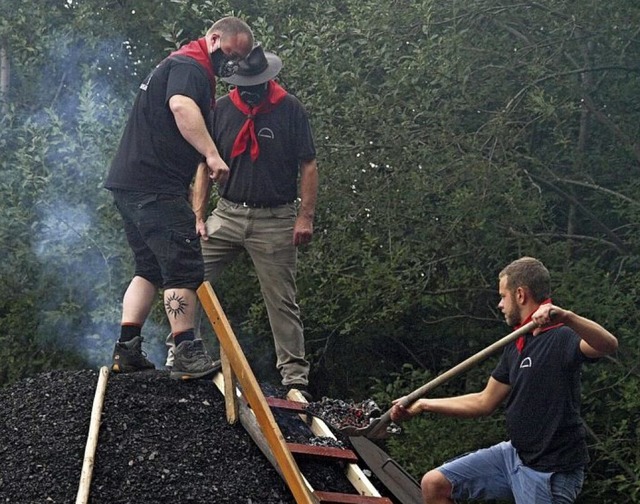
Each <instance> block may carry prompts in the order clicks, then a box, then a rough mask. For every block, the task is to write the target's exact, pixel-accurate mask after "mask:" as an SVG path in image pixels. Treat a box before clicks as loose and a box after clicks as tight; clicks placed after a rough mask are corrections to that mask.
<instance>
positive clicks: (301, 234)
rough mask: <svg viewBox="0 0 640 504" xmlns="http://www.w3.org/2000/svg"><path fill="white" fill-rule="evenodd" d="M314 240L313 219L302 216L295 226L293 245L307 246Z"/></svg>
mask: <svg viewBox="0 0 640 504" xmlns="http://www.w3.org/2000/svg"><path fill="white" fill-rule="evenodd" d="M312 238H313V219H309V218H308V217H306V216H304V215H302V214H300V215H298V218H297V219H296V223H295V225H294V226H293V244H294V245H295V246H296V247H297V246H298V245H306V244H307V243H309V242H310V241H311V239H312Z"/></svg>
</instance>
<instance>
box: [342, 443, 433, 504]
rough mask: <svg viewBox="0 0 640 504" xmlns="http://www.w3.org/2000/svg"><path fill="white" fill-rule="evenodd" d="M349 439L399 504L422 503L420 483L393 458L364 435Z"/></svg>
mask: <svg viewBox="0 0 640 504" xmlns="http://www.w3.org/2000/svg"><path fill="white" fill-rule="evenodd" d="M349 441H350V442H351V444H352V445H353V448H354V449H355V450H356V452H358V455H359V456H360V458H361V459H362V460H364V462H365V464H367V467H368V468H369V469H370V470H371V471H372V472H373V473H374V474H375V475H376V476H377V478H378V479H379V480H380V481H381V482H382V484H383V485H384V486H385V487H387V490H389V492H391V493H392V494H393V496H394V497H395V498H396V499H397V500H398V502H399V503H400V504H422V503H423V500H422V492H421V491H420V484H419V483H418V482H417V481H416V480H415V479H414V478H413V477H412V476H411V475H410V474H409V473H408V472H407V471H406V470H405V469H403V468H402V467H401V466H400V465H399V464H398V463H397V462H396V461H395V460H393V459H392V458H391V457H390V456H389V455H387V453H386V452H385V451H384V450H382V448H380V447H378V446H377V445H376V444H375V443H374V442H373V441H369V439H367V438H366V437H362V436H356V437H353V438H350V439H349Z"/></svg>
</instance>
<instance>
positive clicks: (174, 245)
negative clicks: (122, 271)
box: [113, 191, 204, 290]
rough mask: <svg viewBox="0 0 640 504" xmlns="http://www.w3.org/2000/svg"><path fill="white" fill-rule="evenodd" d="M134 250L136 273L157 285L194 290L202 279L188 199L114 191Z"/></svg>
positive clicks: (192, 217) (166, 287) (197, 243)
mask: <svg viewBox="0 0 640 504" xmlns="http://www.w3.org/2000/svg"><path fill="white" fill-rule="evenodd" d="M113 198H114V201H115V204H116V207H117V208H118V211H119V212H120V215H122V219H123V221H124V230H125V233H126V235H127V241H128V242H129V246H130V247H131V250H132V251H133V255H134V260H135V265H136V267H135V275H136V276H140V277H142V278H144V279H146V280H148V281H149V282H151V283H152V284H153V285H155V286H156V287H157V288H163V289H169V288H181V289H193V290H195V289H197V288H198V287H199V286H200V284H201V283H202V281H203V279H204V262H203V260H202V252H201V250H200V237H199V236H198V234H197V233H196V221H195V214H194V213H193V210H192V209H191V206H190V205H189V202H188V201H187V200H186V199H185V198H183V197H180V196H175V195H170V194H153V193H141V192H134V191H113Z"/></svg>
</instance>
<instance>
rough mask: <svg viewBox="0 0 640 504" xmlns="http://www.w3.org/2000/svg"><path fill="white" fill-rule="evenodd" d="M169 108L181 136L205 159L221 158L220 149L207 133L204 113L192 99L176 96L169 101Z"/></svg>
mask: <svg viewBox="0 0 640 504" xmlns="http://www.w3.org/2000/svg"><path fill="white" fill-rule="evenodd" d="M169 107H170V108H171V112H172V113H173V117H174V118H175V120H176V125H177V126H178V130H179V131H180V134H181V135H182V136H183V137H184V139H185V140H186V141H187V142H189V143H190V144H191V145H192V146H193V148H194V149H196V150H197V151H198V152H199V153H200V154H202V155H203V156H204V157H217V156H219V154H218V149H217V148H216V145H215V143H214V142H213V139H212V138H211V135H210V134H209V132H208V131H207V125H206V124H205V121H204V117H202V112H200V108H199V107H198V106H197V105H196V103H195V102H194V101H193V100H192V99H191V98H189V97H187V96H182V95H174V96H172V97H171V98H170V99H169Z"/></svg>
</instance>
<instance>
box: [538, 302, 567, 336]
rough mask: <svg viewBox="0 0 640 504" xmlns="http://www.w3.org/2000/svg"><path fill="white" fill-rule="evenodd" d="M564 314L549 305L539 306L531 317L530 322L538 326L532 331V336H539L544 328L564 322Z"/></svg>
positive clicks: (564, 311)
mask: <svg viewBox="0 0 640 504" xmlns="http://www.w3.org/2000/svg"><path fill="white" fill-rule="evenodd" d="M566 313H567V312H566V310H563V309H562V308H560V307H559V306H556V305H553V304H551V303H545V304H542V305H540V306H539V307H538V309H537V310H536V311H535V312H533V315H531V320H533V321H534V322H535V323H536V324H537V325H538V327H536V328H535V329H534V330H533V335H534V336H537V335H538V334H540V333H541V332H542V329H543V328H544V327H545V326H548V325H551V324H557V323H559V322H564V319H565V317H566Z"/></svg>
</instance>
